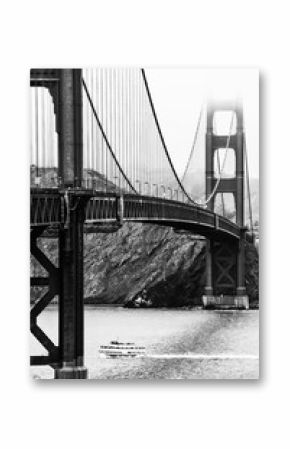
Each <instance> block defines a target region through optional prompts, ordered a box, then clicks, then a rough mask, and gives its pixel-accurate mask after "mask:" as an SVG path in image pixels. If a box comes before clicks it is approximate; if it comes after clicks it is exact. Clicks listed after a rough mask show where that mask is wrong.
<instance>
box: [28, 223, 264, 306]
mask: <svg viewBox="0 0 290 449" xmlns="http://www.w3.org/2000/svg"><path fill="white" fill-rule="evenodd" d="M84 243H85V262H84V263H85V267H84V272H85V298H86V302H88V303H95V304H101V303H112V304H113V303H122V304H124V303H127V302H128V301H130V300H131V299H132V298H134V296H135V295H136V294H137V293H138V292H140V291H142V289H144V288H145V287H146V289H147V291H148V293H149V296H150V297H151V298H152V300H153V306H155V307H159V306H167V307H178V306H191V305H201V296H202V292H203V288H204V282H205V243H204V241H203V240H201V239H198V238H197V237H196V236H193V235H191V234H176V233H175V232H174V231H173V230H172V229H171V228H162V227H158V226H152V225H143V224H132V223H126V224H124V226H123V227H122V228H121V229H120V230H119V231H118V232H116V233H114V234H89V235H86V236H85V237H84ZM41 245H42V246H43V249H44V251H45V252H46V253H47V254H50V255H51V256H50V257H51V258H52V259H54V260H55V261H56V258H57V242H56V240H53V239H42V240H41ZM32 272H33V274H34V275H37V274H39V273H40V271H39V268H38V267H37V266H36V264H35V262H34V261H32ZM246 272H247V275H246V281H247V290H248V294H249V296H250V301H251V304H252V305H257V302H258V254H257V251H256V249H255V248H254V247H252V246H249V245H248V247H247V268H246ZM38 294H39V291H37V289H33V292H32V299H35V298H36V297H37V296H38Z"/></svg>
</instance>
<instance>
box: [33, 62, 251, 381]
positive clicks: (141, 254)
mask: <svg viewBox="0 0 290 449" xmlns="http://www.w3.org/2000/svg"><path fill="white" fill-rule="evenodd" d="M29 89H30V106H31V165H30V188H31V193H30V227H31V240H30V245H31V248H30V251H31V265H30V272H31V311H30V318H31V326H30V331H31V359H30V360H31V375H32V377H33V379H36V380H37V379H90V380H97V379H101V380H118V379H120V380H122V379H130V380H135V379H139V380H140V381H141V380H142V379H147V380H148V379H154V380H159V379H169V380H184V379H185V380H189V379H190V380H195V379H258V378H259V72H258V70H255V69H222V68H218V69H198V68H188V69H181V68H172V69H168V68H164V69H162V68H160V69H157V68H147V69H144V68H139V67H97V68H84V69H80V68H72V69H54V68H46V69H37V68H35V69H34V68H32V69H31V70H30V87H29Z"/></svg>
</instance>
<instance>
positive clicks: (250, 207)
mask: <svg viewBox="0 0 290 449" xmlns="http://www.w3.org/2000/svg"><path fill="white" fill-rule="evenodd" d="M243 143H244V145H243V146H244V149H245V156H246V157H245V159H246V179H247V190H248V206H249V218H250V228H251V232H253V229H254V226H253V211H252V200H251V188H250V174H249V162H248V151H247V144H246V138H245V135H244V136H243Z"/></svg>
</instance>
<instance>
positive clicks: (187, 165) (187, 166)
mask: <svg viewBox="0 0 290 449" xmlns="http://www.w3.org/2000/svg"><path fill="white" fill-rule="evenodd" d="M203 109H204V106H203V105H202V106H201V108H200V112H199V117H198V121H197V126H196V129H195V134H194V139H193V143H192V146H191V150H190V154H189V158H188V160H187V164H186V166H185V169H184V172H183V176H182V178H181V182H184V179H185V176H186V175H187V170H188V168H189V165H190V162H191V159H192V157H193V153H194V150H195V148H196V142H197V138H198V134H199V129H200V124H201V119H202V114H203Z"/></svg>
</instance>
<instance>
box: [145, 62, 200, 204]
mask: <svg viewBox="0 0 290 449" xmlns="http://www.w3.org/2000/svg"><path fill="white" fill-rule="evenodd" d="M141 73H142V77H143V81H144V84H145V89H146V93H147V96H148V99H149V103H150V107H151V111H152V114H153V118H154V121H155V125H156V127H157V130H158V134H159V137H160V140H161V143H162V146H163V149H164V151H165V154H166V157H167V160H168V162H169V165H170V167H171V170H172V172H173V175H174V177H175V179H176V181H177V183H178V185H179V187H180V189H181V191H182V192H183V193H184V195H185V196H186V198H187V199H188V201H189V202H190V203H193V204H195V205H196V206H199V204H198V203H196V202H195V201H194V200H193V199H192V198H191V197H190V195H189V194H188V193H187V191H186V190H185V188H184V186H183V184H182V182H181V180H180V178H179V176H178V174H177V173H176V170H175V168H174V165H173V163H172V160H171V157H170V155H169V152H168V149H167V146H166V143H165V140H164V137H163V134H162V131H161V128H160V125H159V121H158V118H157V115H156V111H155V107H154V103H153V100H152V96H151V93H150V90H149V86H148V82H147V78H146V75H145V70H144V69H141Z"/></svg>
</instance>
